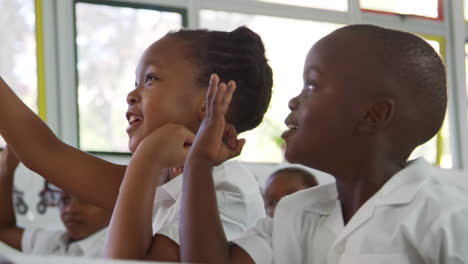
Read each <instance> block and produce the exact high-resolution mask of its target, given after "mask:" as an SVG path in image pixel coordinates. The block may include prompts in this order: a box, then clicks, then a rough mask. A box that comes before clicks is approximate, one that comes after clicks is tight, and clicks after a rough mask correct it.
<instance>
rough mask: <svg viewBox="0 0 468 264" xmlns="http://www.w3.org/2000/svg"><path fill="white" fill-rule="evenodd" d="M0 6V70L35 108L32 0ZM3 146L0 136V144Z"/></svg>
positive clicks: (7, 0)
mask: <svg viewBox="0 0 468 264" xmlns="http://www.w3.org/2000/svg"><path fill="white" fill-rule="evenodd" d="M0 6H1V7H2V15H1V16H0V35H1V36H2V38H1V39H2V48H1V49H0V72H1V74H2V77H3V78H4V80H5V81H6V82H7V83H8V84H9V85H10V86H11V87H12V88H13V90H14V91H15V92H16V94H17V95H18V96H19V97H20V98H21V99H22V100H23V102H24V103H26V105H28V106H29V107H30V108H31V109H32V110H33V111H35V112H37V109H38V106H37V62H36V59H37V56H36V35H35V30H36V28H35V27H36V21H35V19H36V15H35V7H34V0H0ZM4 146H5V141H4V140H3V139H2V138H1V137H0V147H4Z"/></svg>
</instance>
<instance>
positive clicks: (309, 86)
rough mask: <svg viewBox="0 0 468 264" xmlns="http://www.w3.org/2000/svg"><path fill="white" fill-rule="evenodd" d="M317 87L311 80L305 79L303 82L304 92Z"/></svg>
mask: <svg viewBox="0 0 468 264" xmlns="http://www.w3.org/2000/svg"><path fill="white" fill-rule="evenodd" d="M316 88H317V85H316V84H315V82H313V81H307V82H305V83H304V92H312V91H313V90H315V89H316Z"/></svg>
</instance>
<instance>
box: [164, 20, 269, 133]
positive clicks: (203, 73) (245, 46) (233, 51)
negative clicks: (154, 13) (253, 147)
mask: <svg viewBox="0 0 468 264" xmlns="http://www.w3.org/2000/svg"><path fill="white" fill-rule="evenodd" d="M167 36H170V37H181V38H182V39H185V40H187V41H189V43H190V47H191V49H190V51H189V52H188V54H187V56H188V58H189V59H191V60H192V61H193V62H194V63H195V65H197V66H198V71H199V72H198V78H197V79H196V80H195V81H196V83H197V85H198V86H200V87H208V83H209V80H210V76H211V74H213V73H216V74H218V75H219V78H220V80H221V81H222V82H225V83H227V82H229V81H230V80H233V81H235V82H236V84H237V89H236V92H235V93H234V95H233V98H232V102H231V105H230V107H229V110H228V113H227V115H226V119H227V121H228V122H229V123H231V124H233V125H234V127H235V128H236V130H237V132H238V133H241V132H244V131H247V130H250V129H253V128H255V127H257V126H258V125H259V124H260V123H261V122H262V120H263V115H264V114H265V112H266V111H267V109H268V105H269V103H270V99H271V89H272V86H273V73H272V70H271V68H270V66H269V65H268V61H267V59H266V57H265V47H264V45H263V42H262V40H261V38H260V36H259V35H258V34H256V33H255V32H253V31H252V30H250V29H248V28H247V27H239V28H237V29H236V30H234V31H232V32H223V31H208V30H202V29H200V30H186V29H183V30H179V31H175V32H171V33H169V34H168V35H167Z"/></svg>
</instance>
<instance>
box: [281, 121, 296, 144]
mask: <svg viewBox="0 0 468 264" xmlns="http://www.w3.org/2000/svg"><path fill="white" fill-rule="evenodd" d="M286 125H287V126H288V130H286V131H284V133H283V134H282V135H281V137H282V138H283V139H285V140H286V139H287V138H288V137H289V136H290V135H291V134H293V133H294V132H296V129H298V128H299V126H298V125H294V124H291V123H289V122H286Z"/></svg>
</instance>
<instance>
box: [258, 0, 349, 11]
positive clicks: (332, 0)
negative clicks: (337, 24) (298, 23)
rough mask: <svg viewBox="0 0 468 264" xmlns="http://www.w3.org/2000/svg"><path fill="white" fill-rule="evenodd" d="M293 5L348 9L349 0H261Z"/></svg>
mask: <svg viewBox="0 0 468 264" xmlns="http://www.w3.org/2000/svg"><path fill="white" fill-rule="evenodd" d="M260 1H262V2H270V3H278V4H285V5H292V6H303V7H314V8H322V9H328V10H336V11H346V10H348V0H260Z"/></svg>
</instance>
